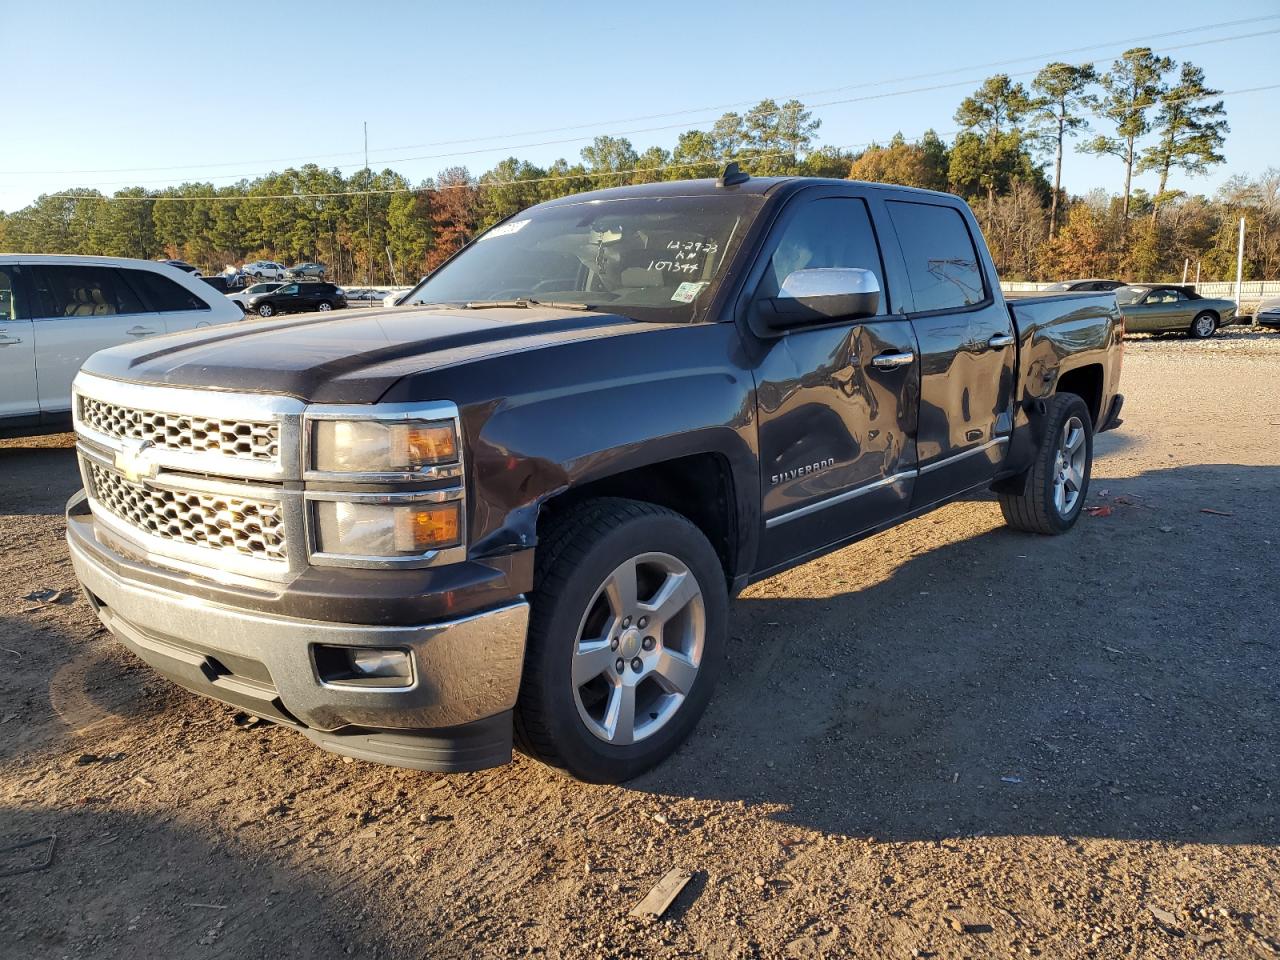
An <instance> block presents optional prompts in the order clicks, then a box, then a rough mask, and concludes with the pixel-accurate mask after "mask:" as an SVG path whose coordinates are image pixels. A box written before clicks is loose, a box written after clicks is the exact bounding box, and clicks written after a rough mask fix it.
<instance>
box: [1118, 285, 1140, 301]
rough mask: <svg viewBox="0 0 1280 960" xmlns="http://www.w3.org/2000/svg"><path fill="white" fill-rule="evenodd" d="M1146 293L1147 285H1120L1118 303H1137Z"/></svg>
mask: <svg viewBox="0 0 1280 960" xmlns="http://www.w3.org/2000/svg"><path fill="white" fill-rule="evenodd" d="M1146 295H1147V288H1146V287H1120V288H1119V289H1117V290H1116V303H1137V302H1138V301H1139V300H1141V299H1142V298H1143V297H1145V296H1146Z"/></svg>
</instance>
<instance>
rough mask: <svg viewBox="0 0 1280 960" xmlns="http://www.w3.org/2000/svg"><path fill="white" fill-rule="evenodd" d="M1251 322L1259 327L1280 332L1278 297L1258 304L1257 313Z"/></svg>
mask: <svg viewBox="0 0 1280 960" xmlns="http://www.w3.org/2000/svg"><path fill="white" fill-rule="evenodd" d="M1253 320H1254V323H1256V324H1257V325H1258V326H1260V327H1269V328H1270V329H1272V330H1280V297H1273V298H1272V299H1270V300H1263V301H1262V302H1261V303H1260V304H1258V312H1257V313H1256V314H1254V318H1253Z"/></svg>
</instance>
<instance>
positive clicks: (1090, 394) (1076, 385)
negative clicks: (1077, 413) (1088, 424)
mask: <svg viewBox="0 0 1280 960" xmlns="http://www.w3.org/2000/svg"><path fill="white" fill-rule="evenodd" d="M1105 379H1106V378H1105V374H1104V371H1103V369H1102V364H1100V363H1089V364H1085V365H1084V366H1081V367H1076V368H1074V369H1072V370H1068V371H1067V372H1066V373H1063V374H1061V375H1060V376H1059V377H1058V383H1057V386H1056V388H1055V389H1054V393H1074V394H1075V395H1076V396H1078V397H1079V398H1080V399H1081V400H1083V401H1084V405H1085V406H1086V407H1088V408H1089V417H1090V419H1091V420H1092V421H1093V428H1094V430H1097V428H1098V418H1099V417H1100V416H1101V415H1102V392H1103V385H1104V382H1105Z"/></svg>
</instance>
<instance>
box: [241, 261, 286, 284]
mask: <svg viewBox="0 0 1280 960" xmlns="http://www.w3.org/2000/svg"><path fill="white" fill-rule="evenodd" d="M240 270H241V272H242V273H244V274H245V275H246V276H249V277H253V278H254V279H255V280H283V279H284V278H285V274H286V272H287V271H286V270H285V268H284V267H282V266H281V265H280V264H278V263H276V262H275V261H274V260H255V261H253V263H246V264H245V265H244V266H243V267H241V268H240Z"/></svg>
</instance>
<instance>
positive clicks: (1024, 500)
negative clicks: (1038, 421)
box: [999, 393, 1093, 534]
mask: <svg viewBox="0 0 1280 960" xmlns="http://www.w3.org/2000/svg"><path fill="white" fill-rule="evenodd" d="M1092 472H1093V421H1092V419H1091V418H1090V416H1089V408H1088V407H1087V406H1085V402H1084V401H1083V400H1082V399H1080V397H1078V396H1076V395H1075V394H1074V393H1060V394H1058V395H1057V396H1055V397H1053V398H1052V399H1050V400H1049V402H1048V404H1047V408H1046V410H1045V416H1044V433H1043V435H1042V440H1041V442H1040V449H1039V450H1038V451H1036V459H1035V462H1034V463H1033V464H1032V465H1031V467H1030V469H1029V470H1028V471H1027V475H1026V478H1025V482H1024V484H1023V488H1022V492H1021V493H1018V494H1012V493H1002V494H1000V495H999V500H1000V510H1001V512H1002V513H1003V514H1004V519H1005V522H1006V523H1008V524H1009V526H1011V527H1013V528H1015V529H1017V530H1025V531H1027V532H1028V533H1044V534H1059V533H1066V532H1067V531H1068V530H1070V529H1071V528H1072V527H1073V526H1074V525H1075V522H1076V520H1077V519H1078V518H1079V516H1080V511H1081V510H1083V509H1084V499H1085V497H1086V496H1087V495H1088V493H1089V477H1090V475H1091V473H1092Z"/></svg>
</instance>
